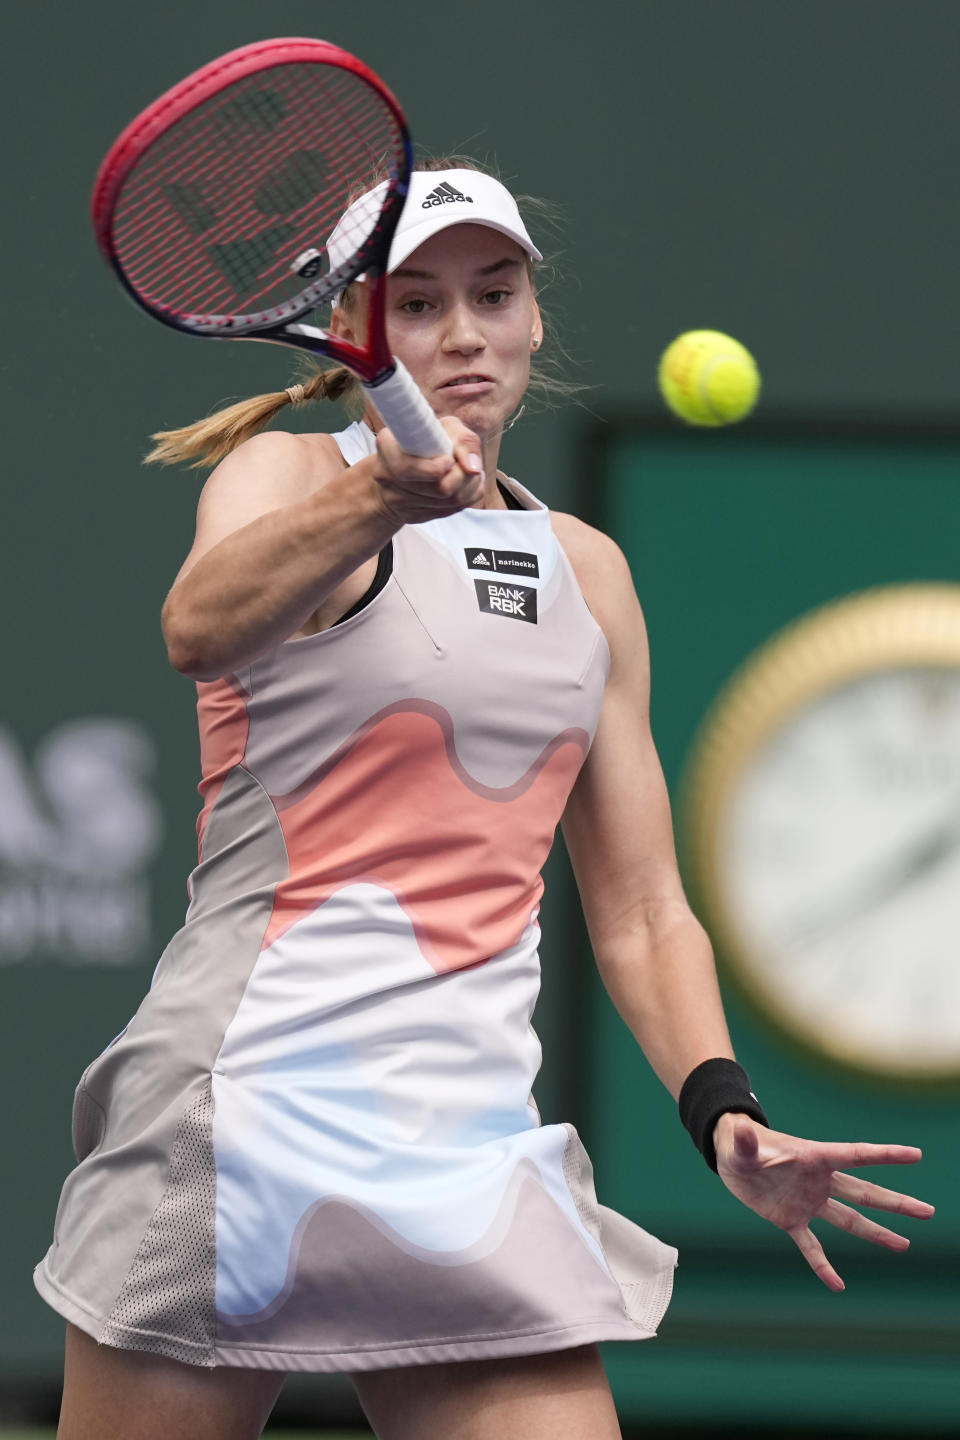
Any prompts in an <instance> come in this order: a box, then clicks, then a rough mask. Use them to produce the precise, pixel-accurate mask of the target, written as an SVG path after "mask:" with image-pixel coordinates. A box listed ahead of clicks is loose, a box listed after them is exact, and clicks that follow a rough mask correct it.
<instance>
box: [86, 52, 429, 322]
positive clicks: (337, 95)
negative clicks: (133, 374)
mask: <svg viewBox="0 0 960 1440" xmlns="http://www.w3.org/2000/svg"><path fill="white" fill-rule="evenodd" d="M403 149H404V137H403V134H402V130H401V127H400V125H399V124H398V122H397V120H396V118H395V116H394V114H393V112H392V111H391V110H390V109H389V107H388V106H387V105H386V104H385V103H384V101H383V100H382V99H381V98H380V96H379V95H378V94H377V93H376V91H374V90H373V89H372V88H371V87H370V86H368V85H367V84H366V83H365V82H364V81H362V80H361V79H359V78H358V77H356V76H355V75H353V74H351V73H349V72H344V71H340V70H337V69H335V68H333V67H329V66H325V65H318V64H304V63H299V64H292V65H283V66H276V67H273V68H272V69H271V70H268V71H265V72H264V71H261V72H259V73H257V74H256V75H253V76H248V77H246V78H245V79H244V80H241V81H238V82H236V83H235V84H233V85H231V86H229V87H228V88H227V89H226V90H224V91H222V92H220V93H219V94H217V95H216V96H214V97H212V99H210V100H207V101H205V102H204V103H203V104H201V105H200V106H198V107H196V108H195V109H194V110H193V111H191V112H190V113H189V114H187V115H186V116H184V117H183V118H182V119H181V120H180V121H178V122H176V123H175V124H174V125H173V126H172V127H171V128H170V129H169V130H168V131H167V132H166V133H165V134H164V135H162V136H161V137H160V138H159V139H158V140H157V141H156V142H154V143H153V144H152V145H150V146H149V147H148V148H147V149H146V150H145V151H144V153H143V154H142V156H141V157H140V159H139V160H138V161H137V162H136V164H135V165H134V167H133V169H132V171H131V172H130V174H129V176H128V177H127V179H126V181H125V183H124V184H123V187H122V189H121V192H120V196H119V199H118V201H117V205H116V209H115V216H114V242H115V247H116V254H117V259H118V261H119V263H120V266H121V268H122V270H123V272H124V274H125V276H126V277H127V279H128V281H129V282H130V284H131V285H132V286H133V288H134V289H135V290H136V291H137V292H138V294H140V295H141V296H142V298H143V299H144V300H145V301H146V302H147V303H148V304H150V305H151V306H152V307H154V308H157V309H162V310H168V311H170V312H174V313H178V314H181V315H195V314H203V315H216V314H218V313H222V312H228V313H229V314H230V315H232V316H236V315H238V314H244V313H249V312H251V311H252V310H254V309H262V308H266V307H268V306H277V305H282V304H283V302H284V301H286V300H290V299H292V298H293V297H295V296H297V295H299V294H300V293H301V292H302V291H303V290H304V287H305V280H304V277H303V276H302V275H301V274H299V273H296V271H295V269H293V268H292V267H293V263H294V262H295V261H296V259H297V258H298V256H300V255H302V254H303V252H304V251H307V250H311V251H314V252H315V257H314V260H313V267H314V268H315V269H316V270H317V271H318V272H319V273H318V274H315V275H313V276H312V277H311V280H310V282H309V283H311V284H313V285H318V284H321V283H322V279H323V273H324V271H325V269H326V268H328V260H327V256H326V241H327V237H328V236H329V234H330V232H331V231H332V230H333V228H334V226H335V225H336V224H337V222H338V221H339V220H340V218H341V215H342V213H343V211H344V210H345V209H346V207H347V205H348V204H349V202H350V198H351V195H352V192H353V191H354V190H355V188H356V183H357V177H358V175H363V174H364V173H366V174H372V173H373V172H374V170H375V169H377V168H380V167H381V166H382V163H383V160H384V158H385V157H386V159H387V163H388V165H390V166H392V167H394V168H396V169H400V168H402V164H403ZM380 213H381V211H380V205H379V204H378V203H374V204H372V205H370V206H368V207H366V209H364V210H361V211H358V213H356V214H355V216H354V217H353V222H354V223H353V225H352V227H351V233H350V236H349V248H352V249H353V250H354V251H356V250H359V249H360V248H361V247H362V246H363V245H364V243H365V242H366V241H368V240H369V239H370V237H371V235H372V234H373V232H374V231H375V230H376V228H377V223H378V220H379V218H380ZM344 238H345V239H346V238H347V237H346V236H345V237H344ZM331 288H333V287H331ZM321 298H322V297H321V296H318V302H317V303H319V301H320V299H321Z"/></svg>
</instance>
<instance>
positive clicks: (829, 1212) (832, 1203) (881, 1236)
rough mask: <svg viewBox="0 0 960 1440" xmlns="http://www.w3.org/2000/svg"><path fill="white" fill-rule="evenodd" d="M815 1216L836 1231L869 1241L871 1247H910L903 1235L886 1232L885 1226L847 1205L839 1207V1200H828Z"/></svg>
mask: <svg viewBox="0 0 960 1440" xmlns="http://www.w3.org/2000/svg"><path fill="white" fill-rule="evenodd" d="M817 1214H818V1215H819V1217H820V1219H821V1220H828V1221H829V1222H830V1224H831V1225H836V1226H837V1228H838V1229H840V1230H846V1232H847V1234H848V1235H856V1237H857V1239H858V1240H869V1241H870V1243H871V1244H872V1245H882V1246H884V1248H885V1249H887V1250H907V1249H908V1248H909V1246H910V1241H909V1240H908V1239H907V1237H906V1236H905V1235H898V1234H897V1233H896V1231H894V1230H888V1229H887V1228H886V1226H885V1225H878V1224H877V1222H876V1221H875V1220H868V1219H867V1217H866V1215H861V1214H860V1212H859V1211H858V1210H851V1209H850V1206H849V1205H841V1204H840V1202H839V1200H828V1201H827V1202H826V1204H825V1205H822V1206H821V1207H820V1209H819V1210H818V1211H817Z"/></svg>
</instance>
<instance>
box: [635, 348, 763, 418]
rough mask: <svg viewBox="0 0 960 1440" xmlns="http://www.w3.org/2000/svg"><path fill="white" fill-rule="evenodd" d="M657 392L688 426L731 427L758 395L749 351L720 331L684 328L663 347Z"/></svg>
mask: <svg viewBox="0 0 960 1440" xmlns="http://www.w3.org/2000/svg"><path fill="white" fill-rule="evenodd" d="M657 379H658V380H659V382H660V393H661V394H662V395H663V398H664V400H666V402H667V404H668V405H669V406H670V409H671V410H672V411H673V413H674V414H675V415H679V416H680V419H681V420H686V422H687V424H688V425H732V424H733V423H734V421H736V420H742V419H743V417H744V416H745V415H749V413H750V411H751V410H752V409H753V407H754V405H755V404H756V403H757V396H758V395H759V393H760V372H759V371H758V369H757V366H756V362H755V361H754V358H753V356H752V355H751V354H750V351H749V350H747V349H746V347H745V346H743V345H741V344H740V342H739V340H733V339H732V338H731V337H730V336H729V335H722V334H721V333H720V331H719V330H688V331H687V332H686V334H684V335H678V337H677V339H676V340H674V342H673V344H672V345H668V346H667V348H666V350H665V351H664V352H663V355H662V356H661V359H660V369H659V371H658V374H657Z"/></svg>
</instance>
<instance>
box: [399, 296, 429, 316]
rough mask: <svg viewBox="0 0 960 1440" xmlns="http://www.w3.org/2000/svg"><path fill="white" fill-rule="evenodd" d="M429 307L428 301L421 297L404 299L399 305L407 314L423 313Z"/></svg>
mask: <svg viewBox="0 0 960 1440" xmlns="http://www.w3.org/2000/svg"><path fill="white" fill-rule="evenodd" d="M429 308H430V307H429V302H428V301H426V300H423V299H417V300H404V302H403V304H402V305H401V306H400V309H401V310H405V311H406V313H407V314H408V315H423V314H424V313H425V312H426V311H427V310H428V309H429Z"/></svg>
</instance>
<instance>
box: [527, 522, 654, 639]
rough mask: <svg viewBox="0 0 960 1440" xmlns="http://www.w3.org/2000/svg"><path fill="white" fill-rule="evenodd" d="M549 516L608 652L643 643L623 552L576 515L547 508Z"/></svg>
mask: <svg viewBox="0 0 960 1440" xmlns="http://www.w3.org/2000/svg"><path fill="white" fill-rule="evenodd" d="M550 519H551V521H552V523H553V533H554V534H555V535H556V537H557V540H558V542H559V544H560V546H561V548H562V549H563V551H564V553H565V554H566V557H567V559H568V560H569V561H570V564H571V566H572V568H573V573H574V575H575V576H576V578H577V583H578V585H579V586H580V590H581V593H582V594H583V598H584V600H585V601H586V602H587V607H588V608H589V610H590V613H591V614H592V615H593V617H594V619H595V620H596V622H597V624H598V625H599V626H600V629H601V630H602V631H603V633H604V635H605V636H606V639H607V643H608V644H609V646H610V649H611V652H613V653H614V655H616V654H617V653H619V652H620V651H621V650H623V651H629V652H630V653H635V651H636V646H637V644H638V642H639V643H640V644H641V646H642V644H643V643H644V636H645V634H646V628H645V625H644V620H643V614H642V611H641V609H640V602H639V600H638V599H637V592H636V590H635V589H634V584H633V576H632V574H631V572H630V565H629V562H628V560H627V557H626V555H624V553H623V551H622V550H621V549H620V546H619V545H618V544H617V542H616V541H615V540H613V539H611V537H610V536H609V535H606V534H605V533H604V532H603V531H602V530H598V529H596V527H595V526H593V525H588V524H587V523H586V521H584V520H580V519H578V517H577V516H576V515H567V514H564V513H563V512H562V511H560V512H558V511H551V512H550Z"/></svg>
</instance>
